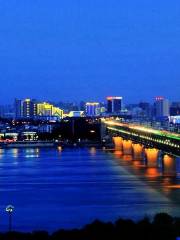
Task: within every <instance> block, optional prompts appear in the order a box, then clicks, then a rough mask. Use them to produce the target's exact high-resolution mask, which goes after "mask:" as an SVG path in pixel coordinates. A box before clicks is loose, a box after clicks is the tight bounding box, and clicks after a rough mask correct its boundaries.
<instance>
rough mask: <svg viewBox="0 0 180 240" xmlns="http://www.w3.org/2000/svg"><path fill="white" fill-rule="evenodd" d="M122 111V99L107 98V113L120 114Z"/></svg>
mask: <svg viewBox="0 0 180 240" xmlns="http://www.w3.org/2000/svg"><path fill="white" fill-rule="evenodd" d="M121 110H122V97H107V112H108V113H120V112H121Z"/></svg>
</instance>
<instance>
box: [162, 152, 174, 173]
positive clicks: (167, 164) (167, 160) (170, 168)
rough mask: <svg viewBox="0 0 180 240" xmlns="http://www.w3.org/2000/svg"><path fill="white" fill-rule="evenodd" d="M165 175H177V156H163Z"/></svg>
mask: <svg viewBox="0 0 180 240" xmlns="http://www.w3.org/2000/svg"><path fill="white" fill-rule="evenodd" d="M162 166H163V175H164V176H167V177H175V176H176V157H175V156H172V155H169V154H165V155H164V156H162Z"/></svg>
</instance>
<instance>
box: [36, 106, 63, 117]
mask: <svg viewBox="0 0 180 240" xmlns="http://www.w3.org/2000/svg"><path fill="white" fill-rule="evenodd" d="M37 115H38V116H43V117H58V118H59V119H62V118H63V110H62V109H60V108H58V107H55V106H54V105H52V104H50V103H46V102H43V103H38V104H37Z"/></svg>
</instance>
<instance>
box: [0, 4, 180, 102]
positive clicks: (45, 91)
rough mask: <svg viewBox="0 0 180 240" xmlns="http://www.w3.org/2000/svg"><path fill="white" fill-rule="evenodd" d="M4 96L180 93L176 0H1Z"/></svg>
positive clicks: (131, 98) (0, 96) (130, 98)
mask: <svg viewBox="0 0 180 240" xmlns="http://www.w3.org/2000/svg"><path fill="white" fill-rule="evenodd" d="M0 23H1V24H0V56H1V57H0V81H1V88H0V103H10V102H11V101H13V99H14V98H15V97H18V98H24V97H31V98H37V99H42V100H46V99H49V100H53V101H60V100H65V101H66V100H70V101H71V100H72V101H75V100H77V101H79V100H83V99H84V100H103V99H104V98H105V97H106V96H107V95H120V96H121V95H122V96H123V97H124V101H125V102H128V103H129V102H136V101H139V100H147V101H150V100H151V99H153V98H154V97H155V96H156V95H163V96H166V97H167V98H169V99H170V100H180V98H179V94H178V93H179V92H180V81H179V79H180V1H179V0H173V1H169V0H151V1H150V0H146V1H145V0H126V1H121V0H107V1H106V0H8V1H7V0H0Z"/></svg>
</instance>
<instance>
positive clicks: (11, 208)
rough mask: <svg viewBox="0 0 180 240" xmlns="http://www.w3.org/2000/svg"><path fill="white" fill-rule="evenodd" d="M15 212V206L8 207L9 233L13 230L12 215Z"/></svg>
mask: <svg viewBox="0 0 180 240" xmlns="http://www.w3.org/2000/svg"><path fill="white" fill-rule="evenodd" d="M13 211H14V206H12V205H8V206H7V207H6V212H7V213H8V214H9V232H11V230H12V213H13Z"/></svg>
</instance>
